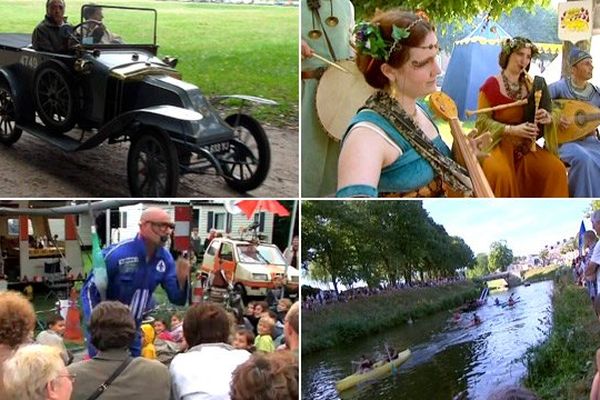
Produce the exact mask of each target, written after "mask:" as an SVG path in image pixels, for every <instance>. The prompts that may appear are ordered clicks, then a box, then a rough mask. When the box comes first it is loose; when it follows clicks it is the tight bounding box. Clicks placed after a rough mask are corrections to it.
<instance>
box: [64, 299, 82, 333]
mask: <svg viewBox="0 0 600 400" xmlns="http://www.w3.org/2000/svg"><path fill="white" fill-rule="evenodd" d="M70 297H71V304H69V309H68V310H67V321H66V324H65V325H66V329H65V336H64V338H65V340H68V341H69V342H75V343H80V344H81V343H83V331H82V330H81V323H80V320H81V315H80V313H79V310H78V309H77V291H76V290H75V289H71V296H70Z"/></svg>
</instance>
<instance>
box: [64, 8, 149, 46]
mask: <svg viewBox="0 0 600 400" xmlns="http://www.w3.org/2000/svg"><path fill="white" fill-rule="evenodd" d="M132 21H135V23H132ZM80 22H81V23H82V25H81V27H80V28H78V29H76V32H75V35H76V36H78V38H81V43H82V44H84V45H92V44H111V45H130V46H131V45H155V44H156V43H155V42H156V10H152V9H146V8H135V7H117V6H102V5H95V4H86V5H83V6H82V7H81V20H80Z"/></svg>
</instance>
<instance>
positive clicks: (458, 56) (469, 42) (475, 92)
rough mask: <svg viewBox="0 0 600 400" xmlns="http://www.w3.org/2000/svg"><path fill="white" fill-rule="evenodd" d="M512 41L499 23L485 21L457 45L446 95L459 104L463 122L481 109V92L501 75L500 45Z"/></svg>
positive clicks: (447, 74) (450, 65) (445, 84)
mask: <svg viewBox="0 0 600 400" xmlns="http://www.w3.org/2000/svg"><path fill="white" fill-rule="evenodd" d="M510 37H511V36H510V35H509V34H508V33H507V32H506V31H505V30H504V29H502V27H501V26H499V25H498V24H497V23H495V22H493V21H490V20H489V19H483V20H482V21H481V22H480V23H479V24H478V25H477V27H476V28H475V29H474V30H473V31H472V32H471V33H469V34H468V35H467V36H466V37H465V38H463V39H461V40H458V41H456V42H455V43H454V49H453V50H452V55H451V56H450V63H449V64H448V68H447V69H446V74H445V76H444V82H443V84H442V91H443V92H445V93H446V94H448V95H449V96H450V97H451V98H452V99H453V100H454V102H455V103H456V107H457V108H458V117H459V119H461V120H463V121H464V120H466V119H467V118H466V115H465V110H475V109H477V97H478V96H479V88H480V87H481V85H482V84H483V82H485V80H486V79H487V78H488V77H489V76H491V75H496V74H497V73H498V72H500V66H499V65H498V55H499V54H500V42H502V40H504V39H507V38H510ZM471 118H472V119H474V118H475V117H471Z"/></svg>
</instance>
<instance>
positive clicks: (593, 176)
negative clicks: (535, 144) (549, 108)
mask: <svg viewBox="0 0 600 400" xmlns="http://www.w3.org/2000/svg"><path fill="white" fill-rule="evenodd" d="M569 65H570V67H571V75H570V76H568V77H564V78H562V79H561V80H559V81H558V82H555V83H553V84H551V85H550V86H549V87H548V88H549V89H550V96H551V97H552V99H573V100H579V101H585V102H588V103H590V104H592V105H594V106H596V107H600V90H599V89H598V88H597V87H596V86H594V85H593V84H591V83H590V82H589V80H590V79H591V78H592V71H593V69H594V66H593V64H592V56H591V55H590V53H588V52H587V51H585V50H582V49H580V48H578V47H573V49H572V50H571V53H570V54H569ZM570 123H573V121H570V120H569V119H568V118H567V117H564V116H562V117H561V119H560V124H561V127H562V128H566V127H567V126H568V125H569V124H570ZM559 154H560V159H561V160H562V161H563V162H565V163H567V164H569V166H570V169H569V193H570V194H571V196H573V197H598V196H600V140H598V137H597V135H596V131H595V130H594V131H592V132H589V134H587V135H586V136H584V137H582V138H580V139H578V140H575V141H573V142H567V143H563V144H562V145H561V146H560V148H559Z"/></svg>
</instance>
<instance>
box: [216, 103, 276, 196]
mask: <svg viewBox="0 0 600 400" xmlns="http://www.w3.org/2000/svg"><path fill="white" fill-rule="evenodd" d="M225 122H227V123H228V124H229V125H230V126H231V127H232V128H233V129H234V130H235V139H234V140H232V141H231V142H230V151H229V152H228V153H226V154H224V155H223V156H220V157H219V161H220V162H221V167H222V168H223V172H224V173H225V175H226V178H227V184H228V185H229V186H230V187H231V188H233V189H235V190H237V191H239V192H246V191H248V190H252V189H256V188H257V187H258V186H260V184H261V183H263V182H264V180H265V179H266V177H267V174H268V172H269V168H270V166H271V149H270V147H269V139H268V138H267V134H266V133H265V130H264V129H263V127H262V126H261V125H260V123H259V122H258V121H257V120H255V119H254V118H252V117H250V116H249V115H245V114H232V115H230V116H228V117H227V118H225ZM250 162H251V163H253V165H255V166H256V169H254V170H252V169H251V168H250V166H249V165H248V164H246V163H250ZM245 168H246V169H247V170H245ZM244 173H249V174H248V175H244Z"/></svg>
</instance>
